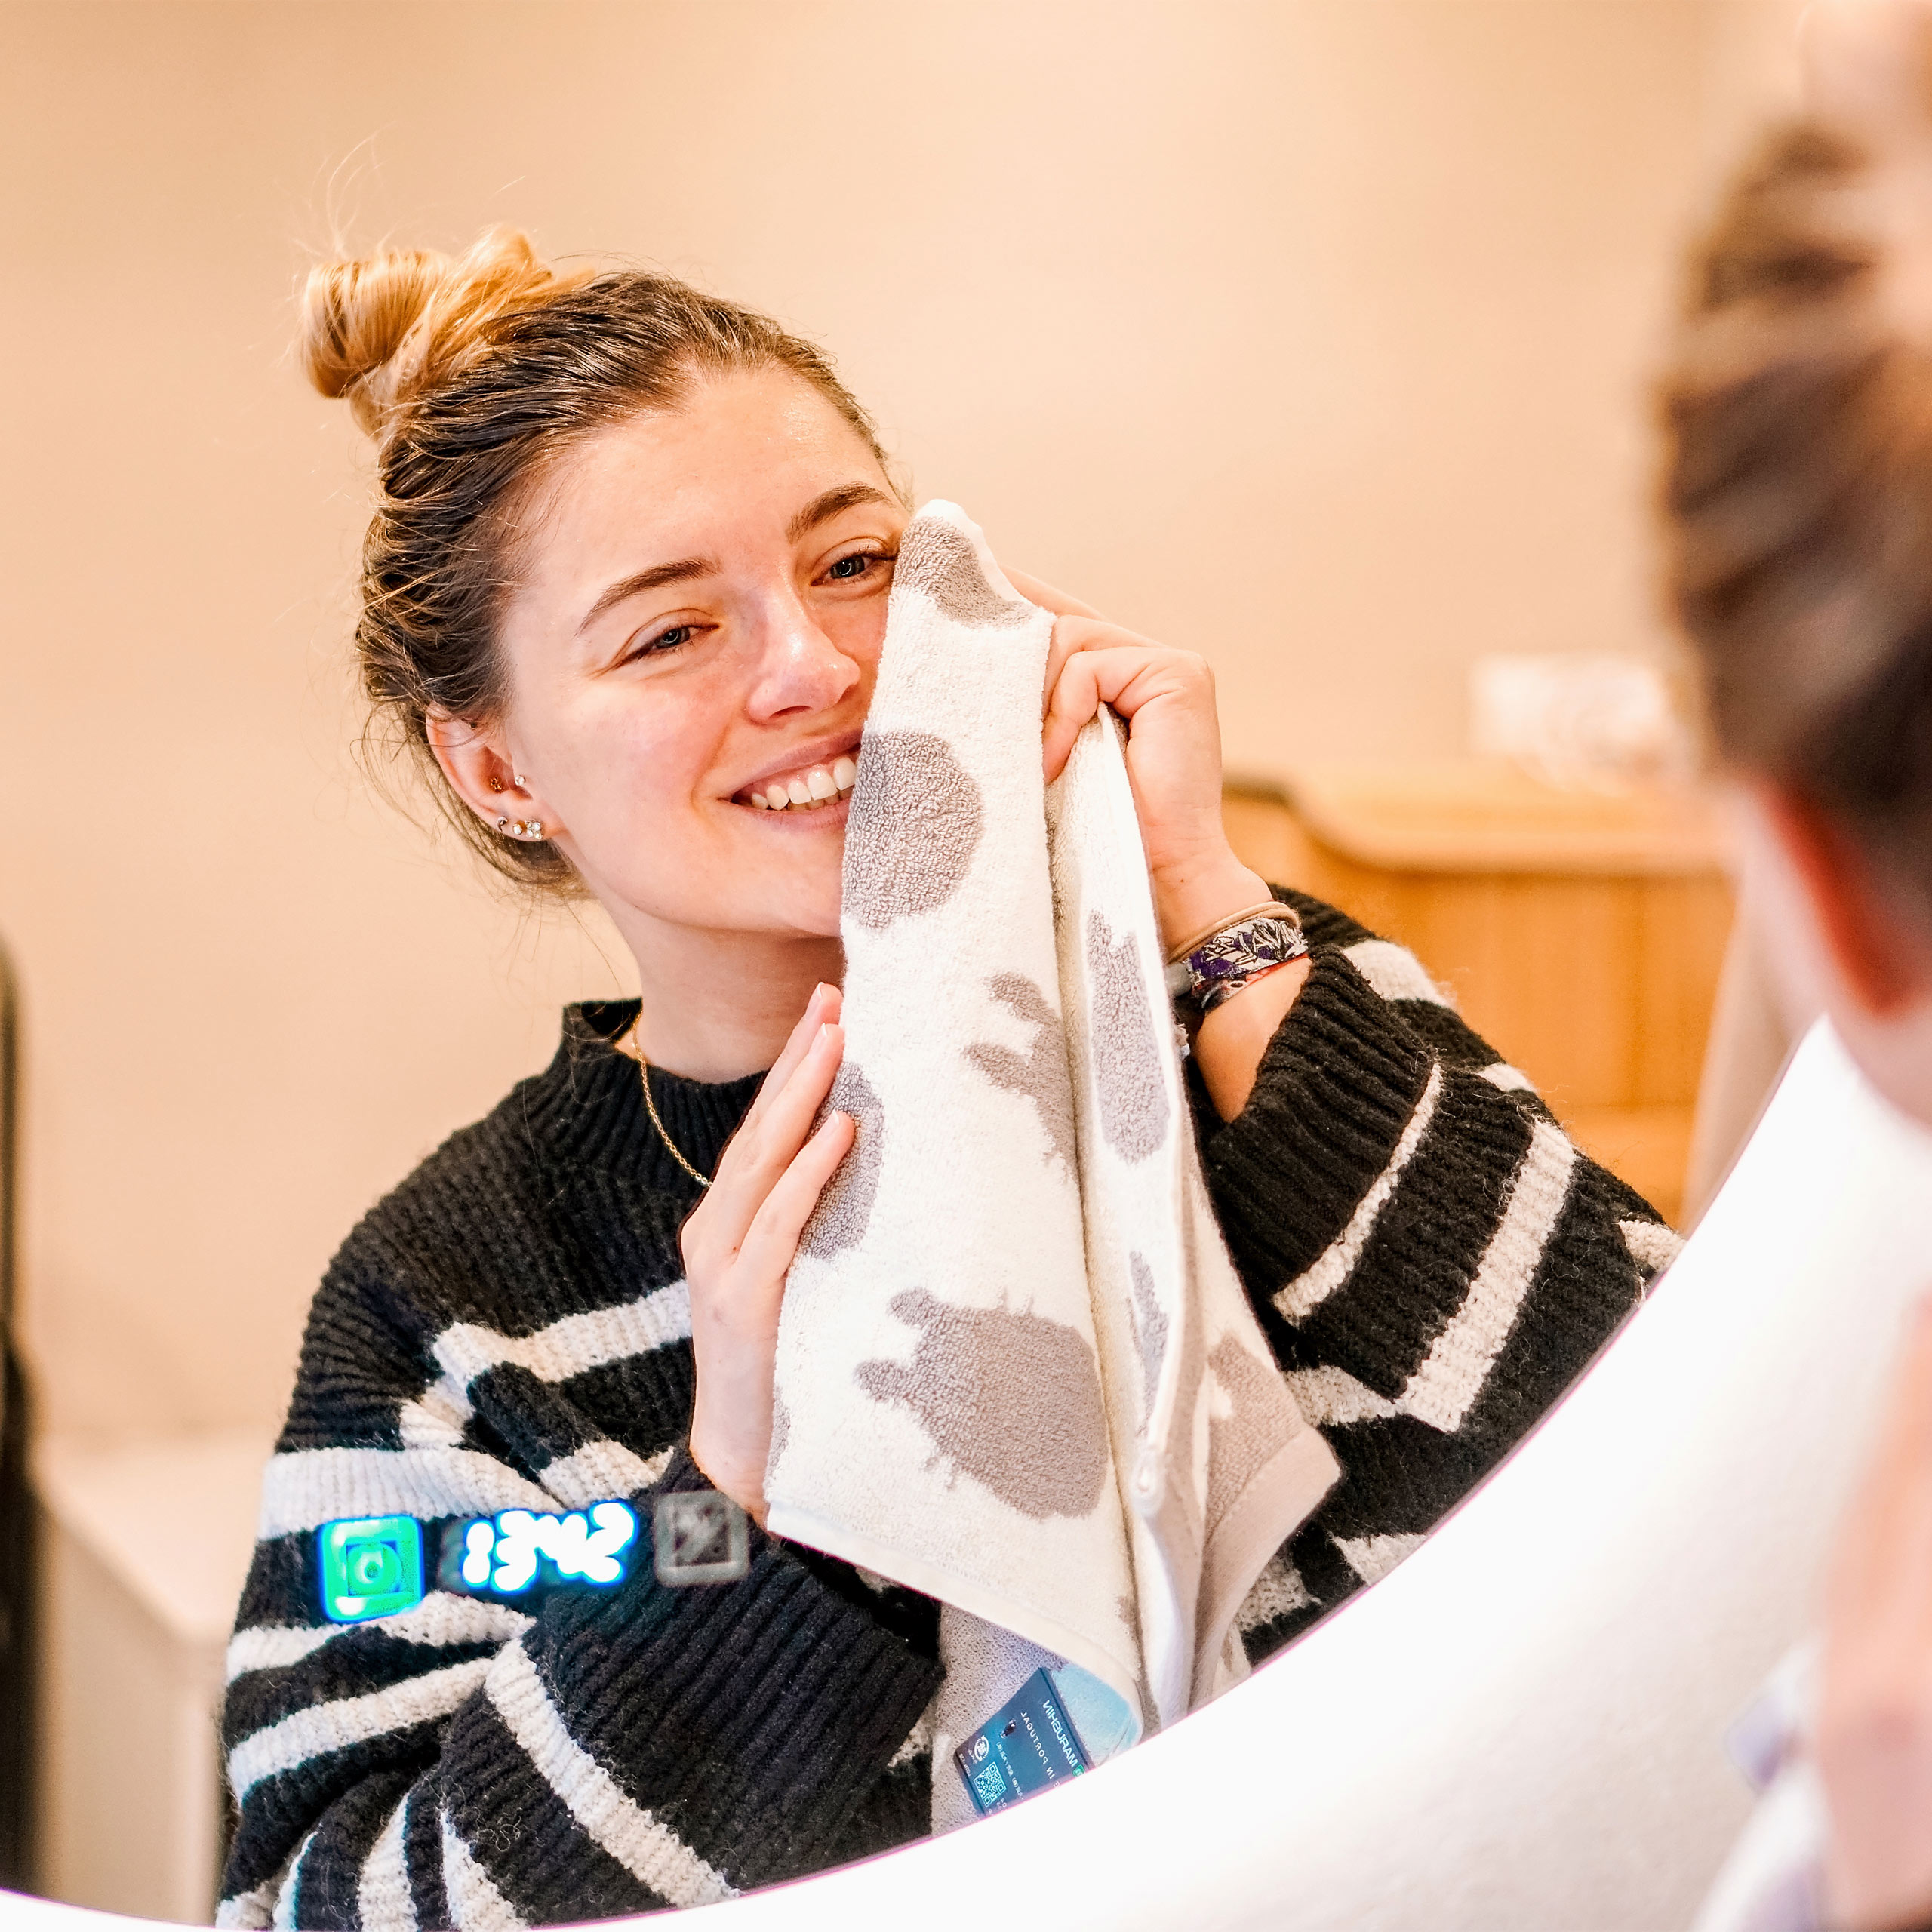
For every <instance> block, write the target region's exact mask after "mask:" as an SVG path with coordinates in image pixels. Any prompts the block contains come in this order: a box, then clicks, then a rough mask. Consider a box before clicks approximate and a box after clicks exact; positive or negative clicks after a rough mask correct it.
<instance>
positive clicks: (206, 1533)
mask: <svg viewBox="0 0 1932 1932" xmlns="http://www.w3.org/2000/svg"><path fill="white" fill-rule="evenodd" d="M272 1446H273V1438H272V1436H270V1435H268V1434H266V1433H265V1432H263V1431H262V1430H260V1429H219V1430H208V1431H205V1432H199V1433H197V1434H194V1435H171V1436H161V1437H155V1438H151V1439H149V1440H148V1441H143V1442H139V1443H134V1444H121V1445H118V1446H114V1447H106V1446H103V1445H101V1444H97V1443H94V1442H91V1441H83V1440H80V1439H77V1438H63V1437H59V1436H54V1437H48V1438H43V1439H42V1441H39V1442H38V1443H37V1444H35V1447H34V1452H33V1457H32V1472H33V1483H34V1487H35V1491H36V1492H37V1493H38V1495H39V1497H40V1500H41V1502H42V1505H43V1506H44V1507H45V1509H46V1510H47V1512H48V1514H49V1515H51V1516H52V1517H53V1518H54V1521H56V1522H57V1523H58V1524H60V1527H62V1528H63V1529H64V1530H65V1531H66V1532H67V1533H68V1534H69V1535H70V1536H72V1537H73V1538H74V1539H75V1540H76V1541H77V1542H78V1543H81V1544H82V1545H83V1546H85V1548H86V1549H88V1550H89V1551H90V1552H91V1553H92V1554H93V1555H94V1556H95V1557H96V1558H98V1560H99V1561H100V1562H102V1563H103V1564H105V1565H106V1567H107V1568H108V1569H109V1571H112V1573H113V1574H114V1575H115V1577H118V1579H119V1580H120V1581H121V1582H122V1583H123V1584H125V1586H126V1587H127V1588H128V1589H129V1590H130V1591H131V1592H132V1593H133V1594H134V1596H135V1597H136V1598H138V1599H139V1601H140V1602H141V1604H143V1606H144V1607H146V1609H147V1610H148V1611H149V1612H150V1613H151V1614H152V1615H153V1616H154V1617H155V1619H156V1620H157V1621H158V1622H159V1623H161V1624H162V1626H163V1627H164V1628H165V1629H168V1631H169V1632H171V1633H172V1634H173V1635H175V1636H177V1637H178V1638H180V1639H181V1640H183V1641H185V1642H188V1643H191V1644H198V1645H204V1646H209V1647H214V1649H216V1650H217V1651H218V1650H220V1648H221V1647H223V1645H225V1644H226V1642H227V1641H228V1633H229V1630H230V1629H232V1627H233V1625H234V1622H235V1600H236V1598H238V1597H239V1596H240V1595H241V1593H242V1583H243V1580H244V1579H245V1577H246V1575H247V1574H248V1558H249V1553H250V1552H251V1549H253V1547H254V1534H255V1507H256V1503H257V1499H258V1497H259V1496H260V1490H261V1480H262V1466H263V1463H266V1461H267V1460H268V1456H269V1450H270V1448H271V1447H272Z"/></svg>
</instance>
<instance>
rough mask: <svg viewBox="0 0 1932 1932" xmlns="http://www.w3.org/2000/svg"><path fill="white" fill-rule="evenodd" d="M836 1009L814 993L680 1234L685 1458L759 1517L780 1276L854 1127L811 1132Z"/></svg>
mask: <svg viewBox="0 0 1932 1932" xmlns="http://www.w3.org/2000/svg"><path fill="white" fill-rule="evenodd" d="M840 1005H841V995H840V994H839V991H838V988H837V987H836V986H820V987H819V988H818V989H817V990H816V991H815V992H814V993H813V995H812V996H811V999H810V1000H809V1001H808V1002H807V1003H806V1006H805V1011H804V1017H802V1018H801V1020H799V1022H798V1025H797V1026H795V1027H794V1028H793V1029H792V1037H791V1038H789V1040H788V1041H786V1043H785V1051H783V1053H782V1054H780V1055H779V1057H778V1060H777V1064H776V1065H775V1066H774V1067H773V1068H772V1069H771V1072H769V1073H768V1074H767V1075H765V1078H764V1085H763V1086H762V1087H761V1088H759V1090H758V1098H757V1099H756V1100H755V1101H753V1102H752V1108H751V1111H750V1112H749V1113H748V1114H746V1116H745V1118H744V1122H743V1125H741V1126H740V1128H739V1129H738V1131H737V1133H736V1134H734V1135H733V1136H732V1137H731V1143H730V1145H729V1146H727V1147H726V1148H725V1149H724V1158H722V1159H721V1160H720V1161H719V1162H718V1172H717V1174H715V1177H713V1178H712V1183H711V1186H710V1189H709V1191H708V1192H706V1195H705V1197H704V1198H703V1200H702V1201H700V1202H699V1203H698V1204H697V1207H696V1208H694V1210H693V1211H692V1213H691V1217H690V1218H689V1219H688V1220H687V1221H686V1222H685V1225H684V1229H683V1232H682V1233H681V1235H680V1236H679V1238H678V1241H679V1245H680V1247H681V1248H682V1250H683V1252H684V1257H685V1278H686V1279H687V1280H688V1281H689V1283H690V1284H691V1349H692V1352H693V1353H694V1355H695V1356H696V1358H697V1399H696V1401H695V1403H694V1407H693V1409H692V1413H691V1460H692V1461H693V1462H694V1463H697V1466H698V1467H699V1468H700V1469H702V1470H703V1472H704V1473H705V1474H706V1475H707V1476H709V1478H711V1480H712V1482H713V1483H714V1484H716V1485H717V1487H718V1488H719V1489H721V1490H722V1491H724V1494H726V1495H727V1496H728V1497H731V1499H732V1500H733V1501H734V1502H735V1503H737V1504H738V1505H739V1506H740V1508H741V1509H743V1510H744V1512H746V1515H749V1516H750V1517H751V1518H752V1519H753V1520H754V1521H756V1522H758V1523H759V1524H762V1523H763V1522H764V1516H765V1502H764V1466H765V1462H766V1460H767V1459H768V1457H769V1456H770V1454H771V1410H772V1375H773V1371H774V1367H775V1365H776V1363H777V1354H778V1311H779V1307H780V1303H782V1302H783V1300H784V1297H785V1276H786V1272H787V1271H788V1270H789V1269H790V1267H791V1266H792V1257H793V1255H794V1254H796V1253H797V1252H798V1237H799V1236H800V1235H801V1234H802V1233H803V1232H804V1226H805V1223H806V1222H807V1221H808V1220H810V1219H811V1213H812V1210H813V1209H814V1207H817V1205H818V1198H819V1195H820V1193H821V1192H823V1189H824V1187H825V1184H826V1182H827V1181H829V1180H831V1178H832V1174H833V1173H834V1172H835V1171H836V1169H837V1168H838V1163H839V1162H840V1161H842V1160H843V1159H844V1158H845V1153H846V1150H847V1149H848V1148H849V1147H850V1146H851V1144H852V1137H853V1134H854V1131H855V1129H854V1124H853V1121H852V1117H851V1115H849V1114H844V1113H837V1112H834V1113H832V1114H830V1115H828V1116H827V1117H826V1121H825V1123H824V1124H823V1126H821V1127H820V1128H819V1129H818V1131H817V1133H814V1132H813V1131H812V1122H813V1121H814V1118H816V1117H817V1113H818V1110H819V1109H820V1107H822V1106H823V1105H824V1104H825V1101H826V1096H827V1095H828V1094H829V1093H830V1092H831V1091H832V1078H833V1076H834V1075H835V1074H836V1073H837V1072H838V1063H839V1061H840V1060H841V1058H842V1057H844V1051H845V1032H844V1028H843V1027H842V1026H840V1025H839V1023H838V1015H839V1011H840Z"/></svg>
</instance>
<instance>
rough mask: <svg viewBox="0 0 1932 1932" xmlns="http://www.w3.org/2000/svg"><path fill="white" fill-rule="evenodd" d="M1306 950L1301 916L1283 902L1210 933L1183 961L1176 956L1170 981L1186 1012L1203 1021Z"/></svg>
mask: <svg viewBox="0 0 1932 1932" xmlns="http://www.w3.org/2000/svg"><path fill="white" fill-rule="evenodd" d="M1307 952H1308V940H1307V937H1306V934H1303V931H1302V929H1301V921H1300V919H1298V918H1297V917H1296V916H1295V914H1294V909H1293V908H1292V907H1290V906H1281V907H1279V908H1278V909H1276V910H1274V911H1271V912H1261V913H1257V914H1255V915H1254V916H1252V917H1251V918H1245V919H1242V920H1241V921H1238V922H1237V923H1236V924H1234V925H1232V926H1227V927H1224V928H1223V929H1222V930H1221V931H1220V932H1217V933H1214V934H1211V935H1210V936H1209V937H1207V938H1206V939H1204V940H1202V941H1201V943H1200V944H1199V945H1198V946H1196V947H1195V949H1194V950H1193V951H1192V952H1190V953H1189V954H1188V955H1187V957H1186V958H1185V959H1184V960H1177V961H1175V963H1174V966H1173V967H1172V968H1171V969H1170V974H1171V977H1170V981H1169V984H1170V986H1171V988H1172V989H1173V991H1174V994H1175V995H1176V1003H1177V1004H1178V1005H1179V1006H1180V1008H1181V1009H1182V1011H1183V1014H1186V1016H1187V1017H1189V1018H1191V1019H1192V1020H1193V1021H1194V1022H1195V1024H1196V1025H1198V1024H1199V1023H1200V1022H1201V1020H1205V1019H1206V1018H1207V1016H1208V1014H1211V1013H1212V1012H1213V1011H1214V1009H1215V1008H1217V1006H1220V1005H1221V1004H1223V1003H1224V1002H1225V1001H1228V1000H1231V999H1232V998H1234V996H1235V994H1236V993H1238V992H1245V991H1246V990H1247V988H1248V987H1250V986H1252V985H1253V984H1254V982H1255V981H1256V980H1258V979H1260V978H1261V977H1263V974H1268V973H1272V972H1273V971H1274V970H1275V968H1276V967H1278V966H1285V965H1287V964H1288V962H1289V961H1291V960H1293V959H1300V958H1303V957H1305V956H1306V954H1307ZM1183 976H1184V977H1183Z"/></svg>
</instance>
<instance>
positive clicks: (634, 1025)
mask: <svg viewBox="0 0 1932 1932" xmlns="http://www.w3.org/2000/svg"><path fill="white" fill-rule="evenodd" d="M643 1024H644V1014H643V1013H642V1012H641V1011H640V1012H639V1013H638V1016H637V1017H636V1018H635V1020H632V1022H631V1051H632V1053H634V1054H636V1055H637V1070H638V1075H639V1077H640V1078H641V1079H642V1080H643V1082H644V1110H645V1112H646V1113H648V1115H650V1116H651V1125H652V1126H653V1127H654V1128H657V1137H658V1139H659V1140H661V1141H663V1143H664V1151H665V1152H666V1153H667V1154H669V1155H670V1157H671V1158H672V1160H674V1161H676V1162H677V1164H678V1166H679V1167H681V1168H683V1169H684V1171H685V1173H686V1174H689V1175H690V1176H691V1179H692V1180H694V1181H696V1182H697V1184H698V1186H700V1187H709V1186H710V1185H711V1177H710V1176H709V1174H700V1173H699V1172H698V1171H697V1168H694V1167H693V1166H692V1165H691V1162H690V1161H688V1160H686V1159H685V1157H684V1155H682V1154H681V1152H679V1151H678V1143H676V1142H675V1140H672V1138H671V1137H670V1135H669V1134H668V1133H666V1131H665V1128H664V1123H663V1121H661V1120H660V1119H659V1118H658V1117H657V1102H656V1101H655V1100H653V1099H652V1098H651V1063H650V1061H649V1060H646V1059H645V1057H644V1042H643V1041H642V1040H641V1039H640V1038H638V1029H639V1028H640V1027H641V1026H643Z"/></svg>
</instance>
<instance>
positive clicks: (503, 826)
mask: <svg viewBox="0 0 1932 1932" xmlns="http://www.w3.org/2000/svg"><path fill="white" fill-rule="evenodd" d="M497 830H498V831H499V832H501V833H502V834H503V836H504V837H505V838H508V837H509V833H510V822H509V820H508V819H506V818H500V819H499V820H497Z"/></svg>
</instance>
